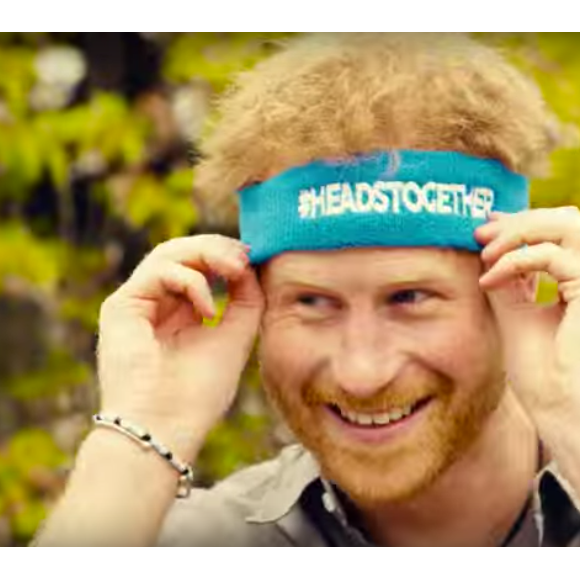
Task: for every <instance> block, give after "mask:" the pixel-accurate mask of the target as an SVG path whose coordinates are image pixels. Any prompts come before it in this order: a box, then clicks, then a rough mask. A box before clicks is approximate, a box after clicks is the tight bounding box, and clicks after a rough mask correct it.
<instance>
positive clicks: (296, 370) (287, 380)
mask: <svg viewBox="0 0 580 580" xmlns="http://www.w3.org/2000/svg"><path fill="white" fill-rule="evenodd" d="M312 334H313V333H311V332H308V331H305V329H304V327H303V325H301V324H299V323H297V321H296V320H295V319H293V318H292V317H289V316H285V317H284V316H278V317H265V318H264V321H263V324H262V328H261V331H260V341H259V356H260V361H261V364H262V370H263V373H264V375H265V378H266V379H268V382H270V383H275V384H276V385H282V384H283V385H285V386H287V388H288V389H292V388H294V389H296V388H297V386H298V385H301V384H304V382H305V381H306V380H307V378H308V377H309V376H310V375H312V373H313V372H314V369H316V368H317V367H318V366H319V365H320V364H321V361H322V360H324V358H325V352H324V350H323V346H322V345H324V340H321V339H320V336H318V337H317V340H313V337H312Z"/></svg>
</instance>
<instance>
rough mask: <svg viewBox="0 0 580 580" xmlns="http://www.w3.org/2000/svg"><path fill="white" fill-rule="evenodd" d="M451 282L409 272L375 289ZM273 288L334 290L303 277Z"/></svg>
mask: <svg viewBox="0 0 580 580" xmlns="http://www.w3.org/2000/svg"><path fill="white" fill-rule="evenodd" d="M452 284H453V279H451V278H450V279H444V278H434V277H433V275H432V274H427V273H421V274H413V275H411V274H409V275H407V276H396V277H394V278H393V279H391V280H388V281H384V282H380V281H379V283H378V284H377V289H379V290H381V291H385V290H396V289H399V288H405V287H409V286H431V287H433V286H439V287H441V286H450V285H452ZM273 287H274V288H275V289H286V288H291V287H296V288H302V289H305V290H307V289H311V290H320V291H326V292H332V291H334V287H333V285H332V283H331V282H330V281H324V280H316V279H310V280H305V279H304V278H301V279H298V278H286V279H282V280H281V281H279V282H275V283H274V284H273Z"/></svg>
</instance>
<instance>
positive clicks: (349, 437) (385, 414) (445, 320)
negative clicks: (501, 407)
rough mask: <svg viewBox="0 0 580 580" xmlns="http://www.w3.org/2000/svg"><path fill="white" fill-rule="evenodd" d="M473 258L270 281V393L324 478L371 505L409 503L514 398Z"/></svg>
mask: <svg viewBox="0 0 580 580" xmlns="http://www.w3.org/2000/svg"><path fill="white" fill-rule="evenodd" d="M480 268H481V266H480V260H479V257H478V256H477V255H476V254H469V253H467V252H456V251H452V250H438V249H431V248H396V249H395V248H384V249H352V250H340V251H333V252H289V253H286V254H282V255H280V256H278V257H276V258H274V259H273V260H272V261H271V262H270V263H268V264H267V265H266V266H265V267H264V271H263V276H262V284H263V289H264V293H265V296H266V300H267V310H266V313H265V315H264V319H263V326H262V331H261V340H260V360H261V365H262V375H263V380H264V385H265V388H266V391H267V393H268V394H269V396H270V397H271V399H272V400H273V402H274V404H275V405H276V406H277V407H278V408H279V410H280V411H281V412H282V415H283V417H284V418H285V420H286V421H287V423H288V425H289V426H290V428H291V429H292V431H293V432H294V434H295V435H296V436H297V438H298V439H299V440H300V441H301V442H302V443H303V444H304V445H305V447H307V448H308V449H310V450H311V451H312V452H313V453H314V454H315V456H316V457H317V458H318V460H319V462H320V464H321V467H322V470H323V473H324V474H325V476H326V477H328V478H329V479H331V480H332V481H334V482H335V483H337V484H338V485H339V486H340V487H341V488H342V489H343V490H344V491H345V492H347V493H348V494H349V495H350V496H351V498H352V499H354V500H355V501H358V502H359V503H363V504H373V503H375V502H379V501H380V502H384V501H398V500H402V499H405V498H410V497H412V496H413V495H415V494H417V493H418V492H420V491H421V490H424V489H425V488H426V487H428V486H429V485H430V484H431V483H432V482H433V481H434V480H435V479H436V478H437V477H438V476H439V475H440V474H441V473H443V471H444V470H445V469H446V468H447V467H449V466H450V465H451V464H452V463H453V462H454V461H455V460H456V459H457V458H458V457H459V456H460V455H461V454H462V453H463V452H464V451H465V450H466V449H467V448H468V446H469V445H470V444H471V443H472V442H473V441H474V440H475V439H476V438H477V435H478V433H480V431H481V429H482V427H483V426H484V425H485V423H486V421H487V420H488V419H489V417H490V416H491V414H492V413H493V411H494V410H495V409H496V408H497V406H498V404H499V402H500V400H501V398H502V396H503V393H504V384H505V381H504V373H503V367H502V360H501V354H500V343H499V339H498V334H497V329H496V326H495V322H494V319H493V316H492V313H491V310H490V308H489V304H488V302H487V300H486V299H485V296H484V295H483V294H482V292H481V291H480V289H479V286H478V278H479V275H480V273H481V270H480Z"/></svg>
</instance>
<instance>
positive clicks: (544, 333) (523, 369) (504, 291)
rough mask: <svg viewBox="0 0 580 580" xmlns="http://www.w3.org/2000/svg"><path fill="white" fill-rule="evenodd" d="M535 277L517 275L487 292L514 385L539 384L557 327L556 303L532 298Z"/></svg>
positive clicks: (542, 381)
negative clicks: (542, 301) (544, 302)
mask: <svg viewBox="0 0 580 580" xmlns="http://www.w3.org/2000/svg"><path fill="white" fill-rule="evenodd" d="M535 288H536V280H535V279H532V278H531V277H530V276H529V275H528V276H518V277H516V278H513V279H511V280H509V281H508V282H506V283H504V284H502V285H501V286H499V287H497V288H494V289H491V290H489V291H487V292H486V294H487V298H488V300H489V303H490V305H491V308H492V310H493V312H494V315H495V319H496V322H497V325H498V328H499V331H500V335H501V342H502V350H503V355H504V360H505V365H506V372H507V375H508V378H509V380H510V382H511V383H512V384H513V386H514V387H515V388H516V390H517V388H518V385H526V388H528V387H529V386H531V385H535V386H536V387H537V388H539V389H540V388H542V385H545V384H546V381H547V379H548V377H547V376H546V373H547V369H548V367H549V362H550V357H551V356H552V351H553V343H554V335H555V333H556V331H557V328H558V318H559V313H558V312H557V310H558V308H557V306H554V307H546V306H542V305H539V304H537V303H536V301H535Z"/></svg>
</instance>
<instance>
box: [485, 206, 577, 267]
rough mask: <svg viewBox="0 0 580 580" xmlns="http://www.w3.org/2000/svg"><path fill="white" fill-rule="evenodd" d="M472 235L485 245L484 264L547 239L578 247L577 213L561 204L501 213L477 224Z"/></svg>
mask: <svg viewBox="0 0 580 580" xmlns="http://www.w3.org/2000/svg"><path fill="white" fill-rule="evenodd" d="M475 237H476V239H477V240H478V241H479V242H480V243H482V244H486V247H485V248H484V249H483V251H482V253H481V257H482V259H483V260H484V261H485V262H487V263H494V262H495V261H497V260H498V259H499V258H500V257H501V256H502V255H503V254H505V253H506V252H509V251H512V250H515V249H517V248H519V247H521V246H523V245H526V244H530V245H532V244H541V243H543V242H551V243H554V244H558V245H561V246H562V247H566V248H573V249H578V250H580V213H579V212H578V209H577V208H575V207H565V208H551V209H537V210H530V211H525V212H520V213H517V214H501V215H500V216H499V217H498V216H495V219H494V221H490V222H488V223H487V224H485V225H483V226H481V227H479V228H478V229H477V230H476V232H475Z"/></svg>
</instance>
